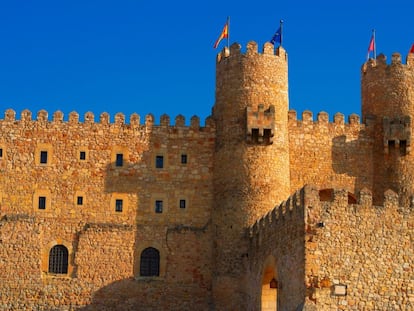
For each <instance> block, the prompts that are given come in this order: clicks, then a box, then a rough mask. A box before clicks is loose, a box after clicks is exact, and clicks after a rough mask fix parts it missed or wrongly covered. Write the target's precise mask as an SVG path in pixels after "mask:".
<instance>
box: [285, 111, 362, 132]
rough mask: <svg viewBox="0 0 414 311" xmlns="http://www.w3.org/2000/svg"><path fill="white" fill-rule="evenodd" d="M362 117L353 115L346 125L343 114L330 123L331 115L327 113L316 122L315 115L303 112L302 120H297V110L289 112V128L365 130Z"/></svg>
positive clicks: (321, 115)
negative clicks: (346, 127)
mask: <svg viewBox="0 0 414 311" xmlns="http://www.w3.org/2000/svg"><path fill="white" fill-rule="evenodd" d="M360 121H361V119H360V116H359V115H357V114H351V115H349V116H348V122H347V123H345V117H344V115H343V114H342V113H339V112H338V113H336V114H335V115H334V117H333V122H329V114H328V113H326V112H325V111H321V112H319V113H318V114H317V116H316V120H313V113H312V112H311V111H309V110H305V111H303V112H302V119H301V120H300V119H298V118H297V113H296V111H295V110H289V112H288V123H289V126H293V127H303V126H310V127H313V128H321V127H326V128H328V127H329V129H335V128H341V129H342V128H344V127H345V126H348V127H352V128H359V129H363V128H364V127H365V125H364V124H361V122H360Z"/></svg>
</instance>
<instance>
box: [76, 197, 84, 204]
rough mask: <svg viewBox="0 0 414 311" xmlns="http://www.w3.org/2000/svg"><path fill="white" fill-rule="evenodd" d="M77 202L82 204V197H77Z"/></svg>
mask: <svg viewBox="0 0 414 311" xmlns="http://www.w3.org/2000/svg"><path fill="white" fill-rule="evenodd" d="M77 203H78V205H83V197H81V196H79V197H78V198H77Z"/></svg>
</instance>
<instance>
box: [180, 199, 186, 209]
mask: <svg viewBox="0 0 414 311" xmlns="http://www.w3.org/2000/svg"><path fill="white" fill-rule="evenodd" d="M185 207H186V205H185V200H180V208H185Z"/></svg>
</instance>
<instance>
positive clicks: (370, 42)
mask: <svg viewBox="0 0 414 311" xmlns="http://www.w3.org/2000/svg"><path fill="white" fill-rule="evenodd" d="M374 51H375V36H374V34H372V37H371V41H369V46H368V54H367V59H369V53H371V52H374Z"/></svg>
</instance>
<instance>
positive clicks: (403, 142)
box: [400, 140, 407, 156]
mask: <svg viewBox="0 0 414 311" xmlns="http://www.w3.org/2000/svg"><path fill="white" fill-rule="evenodd" d="M406 154H407V141H406V140H400V155H402V156H405V155H406Z"/></svg>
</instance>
